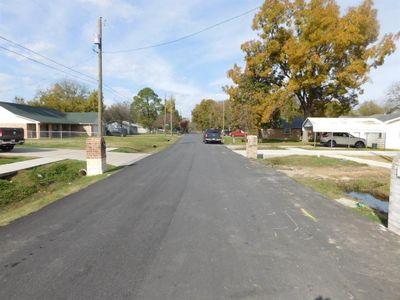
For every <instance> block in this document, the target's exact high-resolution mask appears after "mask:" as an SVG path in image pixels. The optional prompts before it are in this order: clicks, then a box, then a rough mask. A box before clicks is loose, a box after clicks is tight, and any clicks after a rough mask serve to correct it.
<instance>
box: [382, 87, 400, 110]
mask: <svg viewBox="0 0 400 300" xmlns="http://www.w3.org/2000/svg"><path fill="white" fill-rule="evenodd" d="M386 97H387V100H386V103H385V104H386V107H387V110H388V111H389V112H390V111H392V110H394V109H396V108H397V109H398V108H400V82H395V83H393V84H392V85H391V86H390V88H389V90H388V91H387V93H386Z"/></svg>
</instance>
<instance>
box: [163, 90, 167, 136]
mask: <svg viewBox="0 0 400 300" xmlns="http://www.w3.org/2000/svg"><path fill="white" fill-rule="evenodd" d="M164 135H167V96H166V95H165V96H164Z"/></svg>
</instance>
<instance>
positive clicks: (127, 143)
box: [20, 134, 179, 153]
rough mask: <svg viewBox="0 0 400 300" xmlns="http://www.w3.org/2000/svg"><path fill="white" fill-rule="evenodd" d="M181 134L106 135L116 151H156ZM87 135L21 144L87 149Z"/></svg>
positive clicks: (107, 142)
mask: <svg viewBox="0 0 400 300" xmlns="http://www.w3.org/2000/svg"><path fill="white" fill-rule="evenodd" d="M178 138H179V136H177V135H174V136H168V135H167V136H165V135H163V134H143V135H132V136H126V137H119V136H106V137H105V140H106V145H107V147H108V148H117V149H116V150H114V151H117V152H125V153H136V152H144V153H154V152H158V151H161V150H163V149H165V148H166V147H168V146H170V145H172V144H173V143H175V142H176V141H177V140H178ZM86 139H87V137H73V138H65V139H59V138H52V139H38V140H37V139H30V140H27V141H26V142H25V144H24V145H22V146H20V147H23V148H26V147H29V148H60V149H81V150H83V149H85V148H86Z"/></svg>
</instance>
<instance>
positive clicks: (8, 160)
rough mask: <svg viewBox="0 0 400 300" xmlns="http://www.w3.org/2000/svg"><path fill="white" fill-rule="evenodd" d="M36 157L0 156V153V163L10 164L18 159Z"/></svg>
mask: <svg viewBox="0 0 400 300" xmlns="http://www.w3.org/2000/svg"><path fill="white" fill-rule="evenodd" d="M35 158H36V157H28V156H1V155H0V165H6V164H12V163H15V162H19V161H24V160H30V159H35Z"/></svg>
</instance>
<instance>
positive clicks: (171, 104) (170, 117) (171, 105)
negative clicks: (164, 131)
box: [169, 96, 175, 136]
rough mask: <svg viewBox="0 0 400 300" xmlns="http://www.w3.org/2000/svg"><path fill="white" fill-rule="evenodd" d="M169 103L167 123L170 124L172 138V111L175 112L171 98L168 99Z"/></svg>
mask: <svg viewBox="0 0 400 300" xmlns="http://www.w3.org/2000/svg"><path fill="white" fill-rule="evenodd" d="M169 101H170V105H169V109H170V113H169V121H170V123H171V136H173V135H174V134H173V132H172V111H173V110H175V103H174V101H173V98H172V96H171V98H170V100H169Z"/></svg>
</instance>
